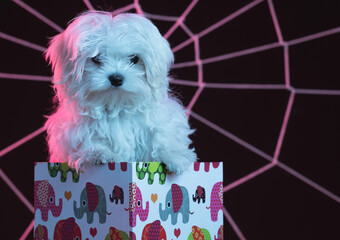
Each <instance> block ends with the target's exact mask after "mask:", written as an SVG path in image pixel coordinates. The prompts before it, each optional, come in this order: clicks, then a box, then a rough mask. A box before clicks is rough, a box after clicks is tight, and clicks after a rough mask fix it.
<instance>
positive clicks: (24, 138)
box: [0, 127, 45, 157]
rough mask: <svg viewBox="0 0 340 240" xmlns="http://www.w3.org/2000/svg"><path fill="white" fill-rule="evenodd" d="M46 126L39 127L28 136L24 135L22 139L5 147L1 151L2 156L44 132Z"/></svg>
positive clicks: (0, 155)
mask: <svg viewBox="0 0 340 240" xmlns="http://www.w3.org/2000/svg"><path fill="white" fill-rule="evenodd" d="M44 131H45V130H44V127H41V128H39V129H38V130H36V131H34V132H32V133H30V134H28V135H27V136H26V137H23V138H22V139H20V140H18V141H17V142H15V143H13V144H11V145H9V146H8V147H6V148H4V149H3V150H1V151H0V157H3V156H4V155H5V154H7V153H9V152H10V151H13V150H14V149H16V148H18V147H20V146H21V145H23V144H24V143H26V142H28V141H29V140H31V139H32V138H34V137H36V136H38V135H39V134H41V133H42V132H44Z"/></svg>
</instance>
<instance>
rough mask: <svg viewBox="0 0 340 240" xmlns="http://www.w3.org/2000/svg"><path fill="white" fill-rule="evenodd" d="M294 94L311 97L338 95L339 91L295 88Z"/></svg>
mask: <svg viewBox="0 0 340 240" xmlns="http://www.w3.org/2000/svg"><path fill="white" fill-rule="evenodd" d="M295 92H296V93H299V94H312V95H340V90H322V89H300V88H295Z"/></svg>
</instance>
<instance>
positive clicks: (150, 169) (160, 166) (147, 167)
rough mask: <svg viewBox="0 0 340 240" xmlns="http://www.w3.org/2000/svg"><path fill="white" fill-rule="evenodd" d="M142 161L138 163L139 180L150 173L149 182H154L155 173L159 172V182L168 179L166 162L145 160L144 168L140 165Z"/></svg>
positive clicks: (161, 182) (162, 182)
mask: <svg viewBox="0 0 340 240" xmlns="http://www.w3.org/2000/svg"><path fill="white" fill-rule="evenodd" d="M139 164H140V163H136V174H137V177H138V179H139V180H143V179H144V178H145V176H146V174H148V184H149V185H151V184H153V182H154V180H155V174H156V173H158V174H159V184H164V183H165V179H166V169H165V164H164V163H160V162H144V163H142V168H140V167H139Z"/></svg>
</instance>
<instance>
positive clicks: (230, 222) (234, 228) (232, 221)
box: [223, 206, 246, 240]
mask: <svg viewBox="0 0 340 240" xmlns="http://www.w3.org/2000/svg"><path fill="white" fill-rule="evenodd" d="M223 214H224V216H225V218H226V219H227V220H228V222H229V224H230V226H231V227H232V228H233V230H234V231H235V233H236V235H237V236H238V237H239V238H240V239H241V240H245V239H246V238H245V237H244V235H243V233H242V232H241V230H240V228H239V227H238V226H237V224H236V223H235V221H234V219H233V218H232V217H231V215H230V214H229V212H228V211H227V209H226V208H225V207H224V206H223Z"/></svg>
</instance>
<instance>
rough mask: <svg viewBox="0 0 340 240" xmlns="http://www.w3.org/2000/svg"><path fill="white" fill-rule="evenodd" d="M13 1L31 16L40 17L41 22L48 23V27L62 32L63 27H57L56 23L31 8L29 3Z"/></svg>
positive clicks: (18, 0)
mask: <svg viewBox="0 0 340 240" xmlns="http://www.w3.org/2000/svg"><path fill="white" fill-rule="evenodd" d="M12 1H13V2H15V3H16V4H18V5H19V6H20V7H22V8H23V9H25V10H26V11H27V12H29V13H31V14H32V15H33V16H35V17H37V18H38V19H40V20H41V21H42V22H44V23H46V24H47V25H49V26H50V27H52V28H54V29H55V30H57V31H58V32H62V31H64V29H62V28H61V27H59V26H58V25H57V24H55V23H54V22H52V21H51V20H49V19H48V18H46V17H45V16H43V15H42V14H41V13H39V12H38V11H37V10H35V9H33V8H31V7H30V6H29V5H27V4H26V3H24V2H22V1H20V0H12Z"/></svg>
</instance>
